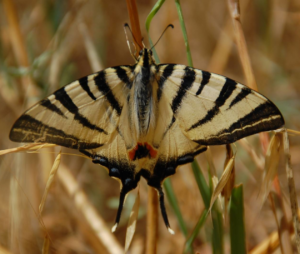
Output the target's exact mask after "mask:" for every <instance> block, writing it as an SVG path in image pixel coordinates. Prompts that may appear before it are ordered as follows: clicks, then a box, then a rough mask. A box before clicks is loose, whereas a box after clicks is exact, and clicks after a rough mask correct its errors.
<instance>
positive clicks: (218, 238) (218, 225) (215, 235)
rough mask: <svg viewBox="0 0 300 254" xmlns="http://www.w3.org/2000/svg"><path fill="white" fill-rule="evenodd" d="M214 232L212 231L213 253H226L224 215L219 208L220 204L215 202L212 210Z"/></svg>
mask: <svg viewBox="0 0 300 254" xmlns="http://www.w3.org/2000/svg"><path fill="white" fill-rule="evenodd" d="M211 217H212V223H213V232H212V246H213V254H223V253H224V239H223V234H224V227H223V215H222V213H221V211H220V210H219V208H218V204H214V206H213V209H212V211H211Z"/></svg>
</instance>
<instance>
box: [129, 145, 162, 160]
mask: <svg viewBox="0 0 300 254" xmlns="http://www.w3.org/2000/svg"><path fill="white" fill-rule="evenodd" d="M139 148H146V149H147V150H148V154H149V155H150V157H151V158H155V157H156V156H157V151H156V150H155V149H154V148H153V147H152V146H151V145H149V144H148V143H147V142H145V143H137V145H136V146H135V147H134V148H132V149H131V150H130V151H129V152H128V157H129V159H130V160H134V159H135V155H136V152H137V150H138V149H139Z"/></svg>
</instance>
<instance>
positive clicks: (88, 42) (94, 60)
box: [79, 22, 103, 72]
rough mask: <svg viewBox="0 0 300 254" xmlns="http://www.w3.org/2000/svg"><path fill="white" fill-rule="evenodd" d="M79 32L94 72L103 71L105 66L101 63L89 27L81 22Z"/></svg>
mask: <svg viewBox="0 0 300 254" xmlns="http://www.w3.org/2000/svg"><path fill="white" fill-rule="evenodd" d="M79 31H80V33H81V35H82V39H83V42H84V46H85V50H86V53H87V56H88V59H89V62H90V64H91V67H92V70H93V72H96V71H99V70H102V69H103V64H102V63H101V61H100V59H99V57H98V54H97V50H96V48H95V45H94V43H93V41H92V39H91V36H90V34H89V31H88V29H87V26H86V25H85V23H83V22H80V23H79Z"/></svg>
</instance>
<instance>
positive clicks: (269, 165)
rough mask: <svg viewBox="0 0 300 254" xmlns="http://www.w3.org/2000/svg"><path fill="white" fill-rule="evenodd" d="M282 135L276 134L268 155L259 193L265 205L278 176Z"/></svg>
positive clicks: (270, 144)
mask: <svg viewBox="0 0 300 254" xmlns="http://www.w3.org/2000/svg"><path fill="white" fill-rule="evenodd" d="M280 146H281V133H278V132H276V133H275V135H274V136H273V137H272V139H271V141H270V143H269V147H268V149H267V153H266V159H265V167H264V176H263V182H262V184H261V189H260V192H259V200H260V202H261V203H263V202H264V201H265V199H266V197H267V195H268V194H269V191H270V188H271V184H272V181H273V179H274V177H275V176H276V174H277V168H278V163H279V158H280Z"/></svg>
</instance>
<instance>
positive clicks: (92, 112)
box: [10, 66, 132, 150]
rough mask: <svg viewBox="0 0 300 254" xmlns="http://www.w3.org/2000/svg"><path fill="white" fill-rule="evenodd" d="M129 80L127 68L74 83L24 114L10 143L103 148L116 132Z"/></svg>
mask: <svg viewBox="0 0 300 254" xmlns="http://www.w3.org/2000/svg"><path fill="white" fill-rule="evenodd" d="M130 78H132V70H131V67H129V66H120V67H114V68H108V69H105V70H104V71H101V72H98V73H95V74H92V75H89V76H87V77H84V78H82V79H80V80H77V81H74V82H73V83H71V84H69V85H67V86H65V87H63V88H61V89H59V90H57V91H56V92H54V93H53V94H52V95H50V96H48V97H47V98H46V99H44V100H42V101H41V102H39V103H37V104H36V105H34V106H33V107H31V108H30V109H29V110H27V111H26V112H25V113H24V114H23V115H22V116H21V117H20V118H19V119H18V120H17V121H16V122H15V124H14V126H13V128H12V129H11V132H10V139H11V140H13V141H18V142H41V143H53V144H58V145H62V146H66V147H70V148H75V149H79V150H80V149H91V148H97V147H101V146H103V145H104V144H106V143H107V142H109V140H110V137H111V134H112V133H113V132H114V131H115V129H116V128H117V125H118V122H119V116H120V114H121V110H122V107H123V105H124V103H125V101H126V94H127V93H128V90H129V88H128V86H127V84H126V82H124V80H128V83H129V82H130Z"/></svg>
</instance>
